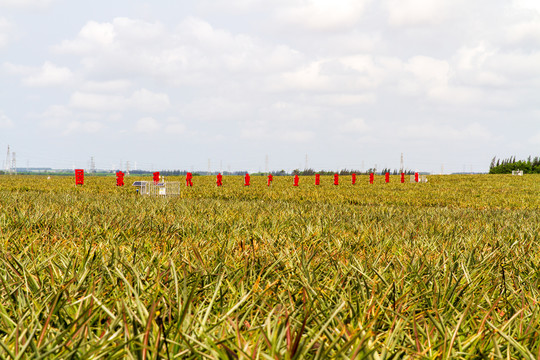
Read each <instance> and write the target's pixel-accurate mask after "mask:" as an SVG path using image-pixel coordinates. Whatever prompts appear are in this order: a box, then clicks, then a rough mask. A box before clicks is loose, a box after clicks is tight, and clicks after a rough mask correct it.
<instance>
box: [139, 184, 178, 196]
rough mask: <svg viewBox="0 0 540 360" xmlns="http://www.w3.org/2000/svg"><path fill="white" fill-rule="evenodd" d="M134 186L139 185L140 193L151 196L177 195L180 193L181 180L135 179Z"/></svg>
mask: <svg viewBox="0 0 540 360" xmlns="http://www.w3.org/2000/svg"><path fill="white" fill-rule="evenodd" d="M133 186H135V187H137V188H138V189H137V192H138V193H139V195H149V196H177V195H180V182H179V181H171V182H161V183H157V184H156V183H154V182H153V181H135V182H134V183H133Z"/></svg>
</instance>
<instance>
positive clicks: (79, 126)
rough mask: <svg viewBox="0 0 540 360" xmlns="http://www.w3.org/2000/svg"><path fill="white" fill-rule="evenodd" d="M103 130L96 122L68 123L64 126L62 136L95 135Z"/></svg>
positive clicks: (100, 124)
mask: <svg viewBox="0 0 540 360" xmlns="http://www.w3.org/2000/svg"><path fill="white" fill-rule="evenodd" d="M103 128H104V125H103V124H102V123H101V122H98V121H69V122H68V123H67V124H65V125H64V131H63V132H62V135H69V134H72V133H85V134H95V133H97V132H99V131H100V130H102V129H103Z"/></svg>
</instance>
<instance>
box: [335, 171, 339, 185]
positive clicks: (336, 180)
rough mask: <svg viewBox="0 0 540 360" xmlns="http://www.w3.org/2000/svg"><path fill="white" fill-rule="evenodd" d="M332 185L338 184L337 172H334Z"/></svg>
mask: <svg viewBox="0 0 540 360" xmlns="http://www.w3.org/2000/svg"><path fill="white" fill-rule="evenodd" d="M334 185H339V174H338V173H335V174H334Z"/></svg>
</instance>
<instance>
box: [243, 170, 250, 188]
mask: <svg viewBox="0 0 540 360" xmlns="http://www.w3.org/2000/svg"><path fill="white" fill-rule="evenodd" d="M250 179H251V177H250V176H249V174H248V173H246V176H245V177H244V186H249V180H250Z"/></svg>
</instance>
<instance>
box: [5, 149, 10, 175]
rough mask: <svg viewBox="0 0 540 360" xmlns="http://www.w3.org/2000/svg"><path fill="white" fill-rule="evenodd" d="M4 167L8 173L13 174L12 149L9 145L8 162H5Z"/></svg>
mask: <svg viewBox="0 0 540 360" xmlns="http://www.w3.org/2000/svg"><path fill="white" fill-rule="evenodd" d="M4 168H5V170H6V173H8V174H11V151H10V149H9V145H8V147H7V155H6V162H5V163H4Z"/></svg>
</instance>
